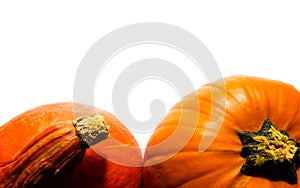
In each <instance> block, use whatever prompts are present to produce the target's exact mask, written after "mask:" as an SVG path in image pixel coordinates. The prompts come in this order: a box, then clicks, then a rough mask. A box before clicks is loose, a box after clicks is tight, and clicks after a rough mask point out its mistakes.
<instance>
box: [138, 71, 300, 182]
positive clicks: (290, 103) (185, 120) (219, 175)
mask: <svg viewBox="0 0 300 188" xmlns="http://www.w3.org/2000/svg"><path fill="white" fill-rule="evenodd" d="M223 86H224V88H225V91H224V89H222V87H223ZM212 92H214V94H212ZM212 96H215V98H212ZM193 104H197V105H198V106H199V108H198V109H197V108H196V109H195V106H193ZM213 111H214V112H216V113H215V114H214V115H213V117H211V115H212V112H213ZM183 114H184V117H183ZM194 116H196V117H197V121H194V119H193V117H194ZM265 118H268V119H269V120H271V121H272V122H273V124H274V125H275V126H276V128H277V129H278V130H285V131H286V132H288V134H289V136H290V137H291V138H293V139H295V140H297V141H300V131H299V130H300V93H299V91H298V90H296V89H295V88H294V87H293V86H291V85H289V84H285V83H283V82H280V81H276V80H270V79H264V78H258V77H248V76H242V75H241V76H232V77H229V78H226V79H224V80H219V81H216V82H213V83H210V84H206V85H204V86H203V87H201V88H200V89H198V90H197V91H195V93H192V94H190V95H188V96H186V97H185V98H183V99H182V101H180V102H179V103H177V104H176V105H175V106H174V107H173V108H172V109H171V110H170V112H169V113H168V114H167V115H166V117H165V119H164V120H163V121H162V122H161V123H160V124H159V125H158V127H157V128H156V130H155V132H154V134H153V135H152V137H151V138H150V140H149V143H148V145H147V149H146V152H145V159H144V170H143V177H144V186H145V187H213V188H214V187H216V188H217V187H270V188H271V187H300V184H299V183H298V184H289V183H287V182H285V181H270V180H268V179H266V178H262V177H254V176H248V175H244V174H243V173H241V172H240V171H241V167H242V166H243V164H244V162H245V159H244V158H243V157H241V155H240V152H241V148H242V143H241V140H240V138H239V136H238V134H237V132H238V131H246V132H257V131H258V130H260V128H261V125H262V122H263V121H264V119H265ZM195 122H196V123H195ZM216 123H219V126H211V125H215V124H216ZM194 124H195V125H194ZM193 125H194V126H193ZM178 129H179V130H180V131H178V132H177V133H176V134H174V133H175V132H176V130H178ZM185 134H190V135H191V136H190V137H186V138H188V139H186V140H182V139H181V138H182V137H185ZM205 136H207V138H210V139H211V142H210V144H208V145H207V147H204V149H203V150H200V149H201V144H203V143H204V144H205V142H203V140H202V139H203V138H204V137H205ZM172 137H174V138H175V139H173V140H172V139H171V140H170V141H168V139H169V138H172ZM182 142H183V143H182ZM178 144H179V145H180V144H182V146H183V147H182V148H180V149H179V150H178V151H177V149H178V146H177V145H178ZM297 177H298V180H299V178H300V172H299V169H298V170H297Z"/></svg>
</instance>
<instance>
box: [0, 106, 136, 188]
mask: <svg viewBox="0 0 300 188" xmlns="http://www.w3.org/2000/svg"><path fill="white" fill-rule="evenodd" d="M95 114H99V115H101V116H103V117H104V119H105V121H106V123H108V122H109V123H110V125H109V126H110V127H111V128H112V135H116V134H117V135H119V136H120V137H121V138H120V141H127V140H130V141H131V142H133V141H132V140H133V138H132V137H130V135H129V134H128V131H127V129H126V128H125V127H122V126H121V125H119V124H117V125H115V124H114V123H115V121H116V119H115V117H113V116H112V115H111V114H109V113H108V112H106V111H104V110H100V109H97V108H94V107H92V106H88V105H83V104H73V103H70V102H63V103H55V104H49V105H44V106H40V107H37V108H34V109H31V110H28V111H26V112H24V113H22V114H20V115H19V116H17V117H15V118H13V119H12V120H10V121H9V122H7V123H6V124H4V125H3V126H1V127H0V137H1V139H0V151H1V152H0V187H5V188H6V187H62V186H63V184H64V183H65V181H66V179H68V176H70V174H72V172H73V171H74V170H75V169H76V167H77V166H78V165H79V164H80V162H81V161H82V160H83V159H84V157H85V152H86V148H87V147H88V146H87V145H85V144H86V143H83V142H82V140H81V138H79V137H78V136H77V135H76V132H75V128H74V124H73V121H74V120H76V119H77V118H79V117H85V116H91V115H95ZM123 133H124V134H123ZM109 134H110V131H109ZM110 137H111V136H110ZM128 137H130V138H128ZM106 143H107V144H110V143H111V142H106ZM118 143H119V142H118ZM121 143H122V142H121ZM124 143H127V142H124ZM101 146H102V145H101ZM106 146H107V145H106ZM92 147H97V144H96V145H94V146H92ZM107 147H108V146H107ZM89 150H90V149H89ZM53 151H55V152H53ZM135 151H136V148H135ZM88 153H90V152H88ZM35 154H36V155H35ZM134 154H136V155H135V156H134V157H136V158H138V159H140V158H141V157H140V155H138V154H140V153H139V152H137V151H136V152H135V153H134ZM120 155H121V154H120ZM24 159H25V160H24ZM39 159H40V161H41V163H40V161H39ZM32 161H34V162H32ZM104 161H105V160H104ZM62 162H63V163H62ZM105 162H106V161H105ZM15 167H18V169H19V170H14V171H13V173H12V170H13V169H15ZM105 167H106V166H105ZM56 168H59V170H57V171H56ZM26 169H29V170H26ZM31 169H34V170H35V171H37V173H32V171H31ZM45 169H51V170H50V171H49V172H48V173H46V174H45V173H44V171H45ZM52 169H54V171H53V170H52ZM101 170H102V171H103V174H104V172H105V171H106V170H107V167H106V168H104V169H101ZM120 170H121V172H120V173H121V174H122V173H123V172H124V174H123V176H125V177H126V175H127V174H128V175H130V174H131V173H133V174H135V175H136V176H138V175H140V176H141V172H140V171H137V170H134V171H133V172H132V171H130V170H127V171H126V170H125V171H122V169H120ZM33 172H34V171H33ZM11 174H13V175H11ZM32 174H34V175H32ZM36 174H37V175H36ZM31 176H33V177H31ZM83 178H85V177H83ZM100 178H101V177H100ZM116 178H117V177H114V178H111V179H103V181H109V182H115V181H117V180H116ZM37 180H38V181H37ZM85 181H89V180H88V179H85ZM132 181H134V182H136V180H132ZM138 181H140V179H139V180H138Z"/></svg>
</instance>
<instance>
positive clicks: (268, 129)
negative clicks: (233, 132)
mask: <svg viewBox="0 0 300 188" xmlns="http://www.w3.org/2000/svg"><path fill="white" fill-rule="evenodd" d="M238 136H239V137H240V140H241V142H242V145H243V146H242V149H241V153H240V154H241V156H242V157H243V158H245V163H244V164H243V166H242V168H241V173H243V174H245V175H250V176H258V177H264V178H267V179H269V180H272V181H280V180H281V181H285V182H287V183H289V184H297V183H298V178H297V169H298V168H299V165H300V152H299V148H300V143H298V142H297V141H296V140H294V139H292V138H290V137H289V134H288V133H287V132H286V131H284V130H277V129H276V128H275V126H274V125H273V124H272V122H271V121H270V120H269V119H265V120H264V122H263V124H262V127H261V129H260V130H259V131H258V132H242V131H238Z"/></svg>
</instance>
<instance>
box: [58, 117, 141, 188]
mask: <svg viewBox="0 0 300 188" xmlns="http://www.w3.org/2000/svg"><path fill="white" fill-rule="evenodd" d="M100 114H101V115H102V116H104V118H105V120H106V123H107V124H108V125H109V126H110V128H109V136H108V138H107V139H106V140H103V141H101V142H100V143H98V144H96V145H94V146H91V147H90V148H89V149H87V151H86V154H85V156H84V158H83V160H82V161H81V163H80V165H79V166H78V167H77V168H76V170H75V171H74V172H73V173H72V174H71V176H70V177H68V178H67V179H66V181H65V182H64V184H63V186H62V187H65V188H74V187H78V188H86V187H89V188H100V187H116V188H118V187H128V188H135V187H136V188H140V187H141V184H142V166H143V163H142V154H141V150H140V149H139V147H138V144H137V142H136V140H135V139H134V137H133V136H132V134H131V133H130V132H129V131H128V129H126V128H125V126H124V125H123V124H122V123H121V122H120V121H119V120H118V119H117V118H116V117H115V116H113V115H112V114H109V113H105V114H103V113H101V112H100Z"/></svg>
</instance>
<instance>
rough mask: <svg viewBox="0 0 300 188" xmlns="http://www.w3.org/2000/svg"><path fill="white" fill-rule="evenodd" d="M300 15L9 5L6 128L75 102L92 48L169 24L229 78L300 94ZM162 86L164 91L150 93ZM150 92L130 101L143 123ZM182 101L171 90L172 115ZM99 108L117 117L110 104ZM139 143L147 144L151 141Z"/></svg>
mask: <svg viewBox="0 0 300 188" xmlns="http://www.w3.org/2000/svg"><path fill="white" fill-rule="evenodd" d="M299 10H300V3H299V1H296V0H295V1H274V0H272V1H271V0H270V1H261V0H260V1H258V0H257V1H256V0H253V1H240V0H236V1H221V0H220V1H214V0H212V1H206V2H203V1H185V2H183V1H174V0H170V1H168V0H165V1H156V0H152V1H147V2H146V1H106V2H103V1H102V2H100V1H85V2H84V1H74V0H72V1H48V2H46V1H44V2H42V1H1V2H0V86H1V89H0V92H1V93H0V96H1V97H0V124H1V125H2V124H4V123H5V122H7V121H8V120H10V119H11V118H13V117H14V116H16V115H18V114H20V113H22V112H24V111H26V110H28V109H30V108H32V107H36V106H39V105H43V104H48V103H54V102H61V101H72V100H73V86H74V78H75V75H76V71H77V68H78V66H79V64H80V62H81V60H82V58H83V56H84V55H85V53H86V52H87V51H88V50H89V48H90V47H91V46H92V45H93V44H94V43H95V42H96V41H97V40H98V39H100V38H101V37H103V36H105V35H106V34H108V33H109V32H111V31H113V30H115V29H118V28H120V27H123V26H126V25H130V24H134V23H139V22H163V23H169V24H173V25H176V26H178V27H181V28H184V29H185V30H187V31H189V32H190V33H192V34H194V35H195V36H197V37H198V38H199V39H200V40H201V41H202V42H203V43H204V44H205V45H206V46H207V47H208V49H209V50H210V52H211V53H212V54H213V56H214V57H215V59H216V61H217V63H218V65H219V68H220V70H221V72H222V75H223V76H224V77H227V76H230V75H234V74H246V75H254V76H260V77H267V78H272V79H277V80H281V81H284V82H287V83H290V84H292V85H294V86H295V87H296V88H298V89H300V82H299V81H300V79H299V68H298V64H299V63H300V24H299V23H300V11H299ZM136 50H141V49H136ZM166 51H167V50H166ZM128 53H129V52H128ZM148 53H149V51H148V52H147V50H146V51H145V50H144V51H143V52H140V51H139V53H137V54H139V55H141V54H142V55H145V57H146V56H147V55H148V56H149V54H148ZM158 55H159V54H158ZM168 55H169V56H172V57H173V54H172V53H171V52H170V54H169V53H167V52H166V53H164V54H163V56H168ZM148 56H147V57H148ZM151 56H152V55H151ZM120 57H122V56H120ZM120 57H119V59H120ZM123 57H124V58H125V57H126V55H125V56H123ZM126 58H127V60H128V59H130V58H129V57H126ZM170 58H171V57H170ZM124 61H125V59H124ZM112 70H113V69H112ZM112 75H113V72H112ZM106 83H107V84H108V85H109V84H110V81H109V79H108V80H107V82H106ZM204 83H205V81H203V83H196V86H197V87H198V85H199V86H200V85H202V84H204ZM111 84H112V85H113V83H111ZM145 84H146V83H145ZM155 85H156V86H157V85H159V84H149V85H148V88H150V89H151V87H155ZM161 87H164V84H161ZM143 88H145V85H141V86H140V89H139V88H138V87H137V88H136V89H137V90H136V92H132V98H131V99H130V101H131V103H132V106H131V110H132V113H133V114H134V113H136V114H135V115H137V116H138V117H137V118H138V119H139V118H140V119H143V117H142V116H145V117H147V116H148V115H149V114H147V110H146V109H148V108H149V106H145V105H147V104H148V103H142V102H135V103H134V102H132V99H136V101H139V100H140V101H142V100H141V99H143V98H142V96H147V97H150V98H151V96H149V95H147V93H148V92H147V91H146V92H145V89H143ZM146 88H147V87H146ZM143 91H144V92H145V93H143ZM164 92H166V91H164ZM156 95H157V93H156V94H155V97H156ZM174 95H176V93H175V94H174V91H172V90H171V89H170V96H173V97H167V99H168V100H169V101H166V106H167V108H169V107H170V106H172V104H174V103H175V102H176V100H177V98H176V97H174ZM108 97H109V96H108ZM162 99H163V100H167V99H166V98H164V97H162ZM96 100H100V101H101V100H105V99H102V98H101V99H96ZM107 100H109V99H107ZM291 100H292V99H291ZM100 104H101V102H100V103H99V105H100ZM99 105H97V106H98V107H100V108H103V109H105V110H108V111H111V106H109V104H106V103H105V102H104V103H103V105H102V106H99ZM137 109H142V110H141V111H140V110H137ZM143 113H144V114H143ZM138 139H139V142H140V143H142V145H143V144H145V143H146V141H147V140H145V139H146V138H144V140H143V138H142V137H141V138H138Z"/></svg>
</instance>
